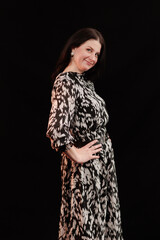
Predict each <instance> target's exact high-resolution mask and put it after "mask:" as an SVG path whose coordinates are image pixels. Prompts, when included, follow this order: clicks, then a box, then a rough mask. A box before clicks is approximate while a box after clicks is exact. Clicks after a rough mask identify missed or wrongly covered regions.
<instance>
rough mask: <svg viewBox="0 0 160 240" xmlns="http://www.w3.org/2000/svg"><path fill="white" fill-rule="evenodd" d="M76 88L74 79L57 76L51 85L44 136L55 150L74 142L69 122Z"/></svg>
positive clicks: (72, 112)
mask: <svg viewBox="0 0 160 240" xmlns="http://www.w3.org/2000/svg"><path fill="white" fill-rule="evenodd" d="M75 97H76V88H75V84H74V81H73V80H72V79H69V78H63V77H58V78H57V79H56V81H55V83H54V85H53V89H52V97H51V103H52V106H51V110H50V114H49V121H48V128H47V133H46V136H47V137H49V138H50V140H51V146H52V148H53V149H56V150H57V151H58V150H59V149H61V150H62V149H63V150H64V149H66V148H67V149H68V148H70V147H71V146H72V145H73V144H74V137H73V136H72V134H71V122H72V120H73V116H74V113H75Z"/></svg>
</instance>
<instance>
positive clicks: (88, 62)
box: [86, 60, 94, 66]
mask: <svg viewBox="0 0 160 240" xmlns="http://www.w3.org/2000/svg"><path fill="white" fill-rule="evenodd" d="M86 62H87V64H88V65H89V66H93V65H94V63H93V62H90V61H88V60H86Z"/></svg>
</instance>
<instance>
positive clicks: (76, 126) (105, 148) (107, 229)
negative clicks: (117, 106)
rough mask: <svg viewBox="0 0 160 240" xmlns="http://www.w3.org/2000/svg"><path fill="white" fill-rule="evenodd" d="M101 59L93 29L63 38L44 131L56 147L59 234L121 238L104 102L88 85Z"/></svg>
mask: <svg viewBox="0 0 160 240" xmlns="http://www.w3.org/2000/svg"><path fill="white" fill-rule="evenodd" d="M104 59H105V42H104V39H103V37H102V35H101V33H100V32H99V31H97V30H96V29H92V28H84V29H80V30H79V31H77V32H76V33H74V34H73V35H72V36H71V37H70V38H69V40H68V41H67V43H66V45H65V47H64V49H63V51H62V54H61V56H60V58H59V61H58V63H57V67H56V71H55V72H54V74H53V79H55V82H54V85H53V90H52V99H51V100H52V107H51V111H50V116H49V122H48V129H47V137H49V138H50V140H51V146H52V148H53V149H56V150H57V151H58V150H59V151H61V153H62V161H61V174H62V175H61V179H62V202H61V215H60V223H59V239H60V240H71V239H72V240H73V239H74V240H78V239H79V240H80V239H83V240H113V239H116V240H122V239H123V237H122V229H121V217H120V205H119V198H118V187H117V178H116V169H115V162H114V153H113V149H112V144H111V140H110V138H109V135H108V133H107V130H106V124H107V122H108V113H107V111H106V108H105V102H104V101H103V99H102V98H101V97H100V96H98V95H97V94H96V92H95V89H94V84H93V80H95V79H97V80H98V79H99V76H100V74H101V73H102V68H103V64H104Z"/></svg>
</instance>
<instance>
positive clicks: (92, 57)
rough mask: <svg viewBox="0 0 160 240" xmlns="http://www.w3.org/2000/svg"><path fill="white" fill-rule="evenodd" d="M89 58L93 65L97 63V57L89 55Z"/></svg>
mask: <svg viewBox="0 0 160 240" xmlns="http://www.w3.org/2000/svg"><path fill="white" fill-rule="evenodd" d="M89 58H90V60H91V62H92V63H93V64H94V63H96V62H97V57H96V56H95V54H92V55H90V57H89Z"/></svg>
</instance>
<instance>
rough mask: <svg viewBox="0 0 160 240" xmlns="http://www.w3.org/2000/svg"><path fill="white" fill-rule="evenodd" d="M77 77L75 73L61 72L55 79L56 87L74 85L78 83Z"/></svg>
mask: <svg viewBox="0 0 160 240" xmlns="http://www.w3.org/2000/svg"><path fill="white" fill-rule="evenodd" d="M77 80H78V79H77V77H76V75H75V74H74V73H73V72H61V73H59V74H58V76H57V77H56V79H55V82H54V86H57V85H59V84H63V85H65V84H66V85H74V84H76V83H77Z"/></svg>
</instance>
